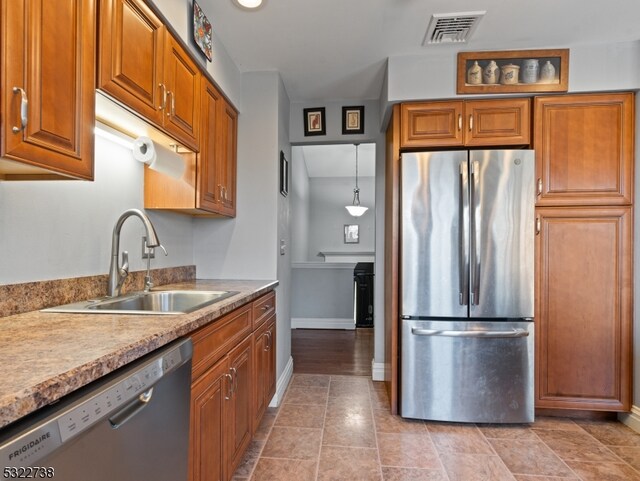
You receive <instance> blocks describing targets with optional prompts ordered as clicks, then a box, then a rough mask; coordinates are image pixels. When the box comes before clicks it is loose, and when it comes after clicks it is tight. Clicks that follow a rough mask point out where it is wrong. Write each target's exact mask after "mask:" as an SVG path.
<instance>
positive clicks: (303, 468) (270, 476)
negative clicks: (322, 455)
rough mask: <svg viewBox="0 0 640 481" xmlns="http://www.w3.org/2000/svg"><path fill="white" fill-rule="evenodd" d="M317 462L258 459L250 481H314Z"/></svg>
mask: <svg viewBox="0 0 640 481" xmlns="http://www.w3.org/2000/svg"><path fill="white" fill-rule="evenodd" d="M316 466H317V461H315V460H314V461H300V460H291V459H270V458H260V460H259V461H258V464H257V466H256V469H255V471H254V472H253V476H251V481H314V480H315V478H316Z"/></svg>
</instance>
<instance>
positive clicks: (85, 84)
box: [0, 0, 96, 180]
mask: <svg viewBox="0 0 640 481" xmlns="http://www.w3.org/2000/svg"><path fill="white" fill-rule="evenodd" d="M95 21H96V9H95V4H94V2H93V1H92V0H78V1H75V2H49V1H44V0H19V1H16V0H2V16H1V17H0V22H1V23H0V32H1V34H0V35H1V40H0V43H1V44H2V45H4V48H2V49H1V53H0V71H1V75H0V78H1V81H0V90H1V94H0V115H1V117H2V119H3V121H2V129H3V131H2V135H1V136H0V138H1V141H0V157H2V159H0V179H5V180H14V179H15V180H19V179H38V178H43V179H48V178H55V177H59V176H62V177H69V178H78V179H88V180H92V179H93V156H94V152H93V150H94V148H93V126H94V116H95V114H94V111H95V73H94V72H95V36H96V30H95Z"/></svg>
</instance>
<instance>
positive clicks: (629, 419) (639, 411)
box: [618, 406, 640, 433]
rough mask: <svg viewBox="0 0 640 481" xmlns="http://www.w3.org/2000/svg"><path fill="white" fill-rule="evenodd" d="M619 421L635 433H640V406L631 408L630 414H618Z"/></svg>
mask: <svg viewBox="0 0 640 481" xmlns="http://www.w3.org/2000/svg"><path fill="white" fill-rule="evenodd" d="M618 419H619V420H620V422H622V423H624V424H626V425H627V426H629V427H630V428H631V429H633V430H634V431H636V432H638V433H640V407H639V406H631V412H630V413H621V414H618Z"/></svg>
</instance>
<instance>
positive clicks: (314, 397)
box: [284, 386, 329, 405]
mask: <svg viewBox="0 0 640 481" xmlns="http://www.w3.org/2000/svg"><path fill="white" fill-rule="evenodd" d="M328 393H329V389H328V388H326V387H312V386H305V387H294V386H292V387H290V388H289V389H288V390H287V395H286V396H285V398H284V404H323V405H324V404H326V403H327V397H328Z"/></svg>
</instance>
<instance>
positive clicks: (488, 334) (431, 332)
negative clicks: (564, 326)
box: [411, 327, 529, 338]
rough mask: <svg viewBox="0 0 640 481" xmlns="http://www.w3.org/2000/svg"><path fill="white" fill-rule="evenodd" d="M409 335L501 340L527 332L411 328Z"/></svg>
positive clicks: (519, 330) (526, 335) (526, 334)
mask: <svg viewBox="0 0 640 481" xmlns="http://www.w3.org/2000/svg"><path fill="white" fill-rule="evenodd" d="M411 334H413V335H415V336H428V337H482V338H503V337H528V336H529V331H527V330H525V329H511V330H510V331H447V330H440V329H419V328H417V327H412V328H411Z"/></svg>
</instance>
